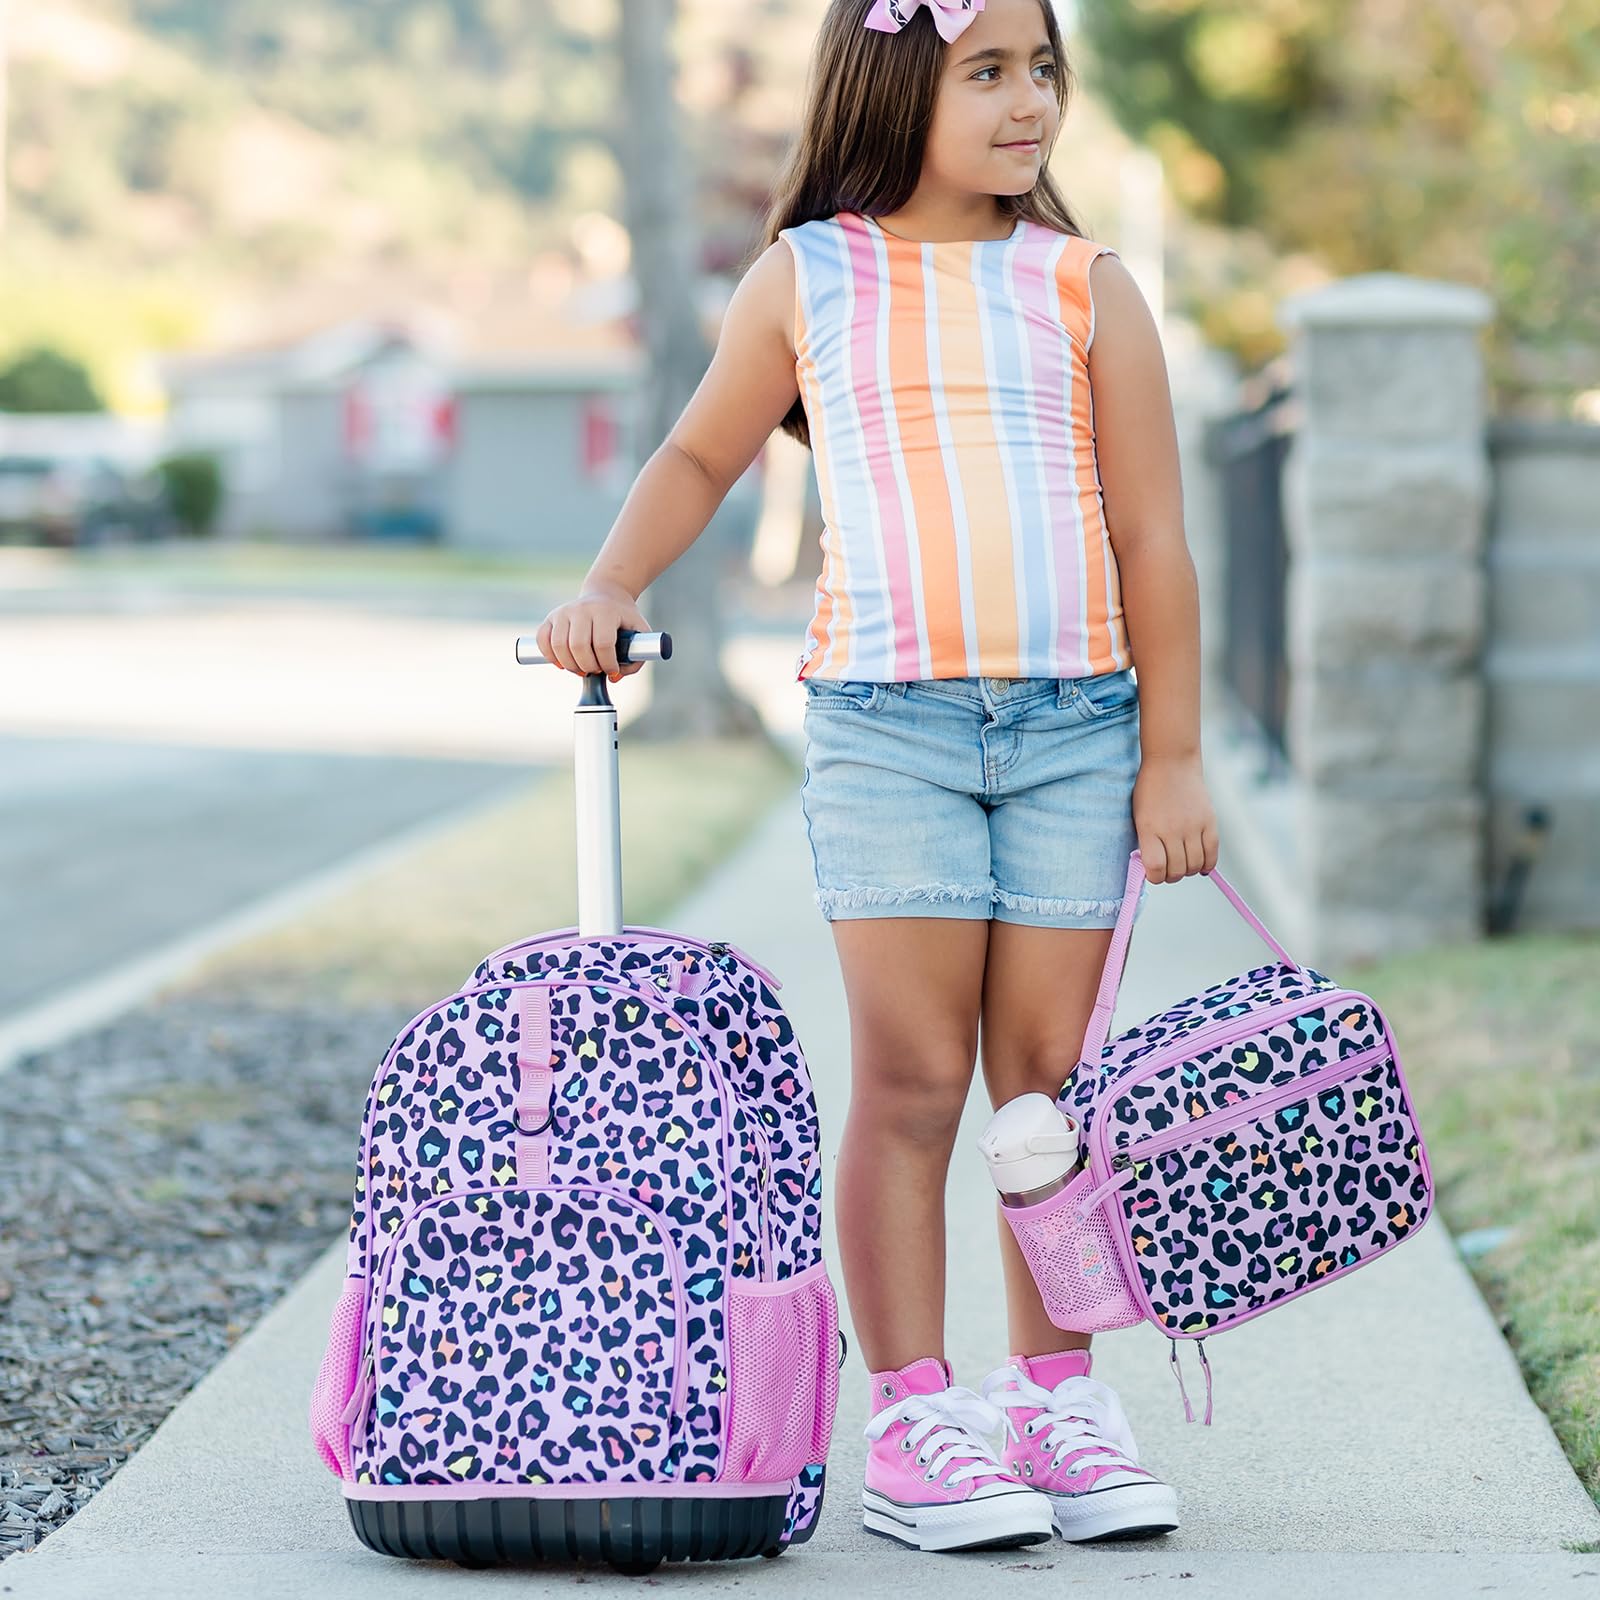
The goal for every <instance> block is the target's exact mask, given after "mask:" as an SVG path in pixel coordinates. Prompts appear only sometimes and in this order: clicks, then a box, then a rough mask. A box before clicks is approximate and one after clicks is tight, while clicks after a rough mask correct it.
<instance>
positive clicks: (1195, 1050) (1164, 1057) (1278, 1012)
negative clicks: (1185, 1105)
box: [1107, 989, 1372, 1088]
mask: <svg viewBox="0 0 1600 1600" xmlns="http://www.w3.org/2000/svg"><path fill="white" fill-rule="evenodd" d="M1344 1000H1359V1001H1361V1002H1362V1003H1363V1004H1366V1005H1371V1003H1372V1002H1371V1000H1370V999H1369V998H1368V997H1367V996H1366V995H1364V994H1358V993H1357V992H1356V991H1355V990H1353V989H1323V990H1318V991H1317V992H1316V993H1315V994H1314V995H1312V994H1302V995H1296V996H1295V997H1294V998H1293V999H1291V1000H1279V1001H1277V1002H1276V1003H1274V1004H1273V1005H1270V1006H1262V1007H1257V1008H1251V1007H1249V1006H1248V1005H1247V1006H1245V1008H1244V1009H1243V1010H1240V1011H1238V1012H1236V1013H1235V1014H1234V1015H1233V1016H1231V1017H1224V1018H1223V1019H1222V1021H1220V1022H1218V1023H1216V1024H1215V1025H1214V1026H1211V1027H1206V1028H1197V1029H1196V1030H1195V1031H1194V1032H1193V1033H1178V1034H1174V1035H1173V1037H1172V1038H1170V1039H1163V1040H1162V1041H1161V1043H1160V1044H1159V1045H1158V1046H1157V1047H1156V1049H1155V1051H1154V1052H1153V1053H1152V1054H1150V1055H1148V1056H1141V1057H1140V1058H1139V1060H1138V1062H1137V1064H1136V1065H1135V1067H1134V1068H1133V1069H1132V1070H1133V1071H1135V1072H1137V1073H1138V1074H1139V1076H1138V1078H1133V1077H1132V1076H1131V1074H1130V1075H1128V1076H1125V1077H1120V1078H1114V1079H1110V1080H1109V1081H1108V1084H1107V1087H1108V1088H1121V1087H1123V1086H1124V1085H1126V1084H1131V1083H1134V1082H1141V1083H1142V1082H1143V1081H1144V1079H1145V1078H1146V1077H1148V1076H1150V1075H1151V1074H1152V1073H1153V1072H1154V1071H1156V1070H1157V1069H1159V1068H1161V1067H1167V1066H1171V1065H1172V1063H1173V1062H1174V1061H1187V1060H1189V1059H1190V1058H1191V1057H1193V1056H1195V1055H1198V1054H1199V1053H1200V1051H1202V1050H1209V1049H1211V1048H1213V1047H1214V1046H1215V1045H1221V1044H1227V1043H1228V1042H1229V1041H1230V1039H1234V1038H1241V1037H1243V1036H1244V1035H1245V1034H1252V1033H1256V1032H1259V1031H1260V1030H1261V1029H1262V1028H1263V1027H1265V1026H1267V1025H1268V1024H1270V1023H1273V1022H1277V1021H1280V1020H1281V1019H1282V1018H1283V1017H1286V1016H1298V1015H1299V1014H1301V1013H1302V1012H1306V1011H1316V1010H1320V1009H1321V1008H1322V1007H1323V1006H1326V1005H1331V1004H1333V1003H1334V1002H1335V1001H1344Z"/></svg>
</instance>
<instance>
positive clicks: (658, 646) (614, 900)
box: [517, 628, 672, 939]
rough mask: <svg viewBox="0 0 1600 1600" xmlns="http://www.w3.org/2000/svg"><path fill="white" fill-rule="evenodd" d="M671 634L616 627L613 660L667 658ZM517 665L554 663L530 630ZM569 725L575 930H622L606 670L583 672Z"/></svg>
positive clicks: (613, 726) (617, 801) (612, 710)
mask: <svg viewBox="0 0 1600 1600" xmlns="http://www.w3.org/2000/svg"><path fill="white" fill-rule="evenodd" d="M671 657H672V635H671V634H668V633H642V632H637V631H635V630H634V629H632V628H618V629H617V660H618V662H619V663H620V662H625V661H668V660H670V659H671ZM517 664H518V666H524V667H531V666H540V665H545V666H555V665H558V663H556V662H553V661H552V660H551V659H550V657H549V656H547V655H545V654H544V652H543V651H541V650H540V648H539V641H538V638H537V636H536V635H534V634H522V635H520V636H519V637H518V639H517ZM576 714H577V722H576V723H575V724H574V726H573V737H572V746H573V767H572V777H573V793H574V796H575V798H576V800H577V811H578V934H579V937H580V938H584V939H590V938H594V937H595V936H596V935H604V934H609V933H621V932H622V807H621V798H620V796H619V794H618V785H617V708H616V707H615V706H614V705H612V703H611V697H610V695H608V694H607V693H606V675H605V673H603V672H586V673H584V675H583V688H582V690H581V691H580V693H579V695H578V704H577V707H576Z"/></svg>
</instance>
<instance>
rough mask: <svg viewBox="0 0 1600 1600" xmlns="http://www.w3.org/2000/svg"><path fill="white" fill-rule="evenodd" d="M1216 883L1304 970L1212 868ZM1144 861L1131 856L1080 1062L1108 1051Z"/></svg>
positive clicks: (1252, 923) (1281, 953)
mask: <svg viewBox="0 0 1600 1600" xmlns="http://www.w3.org/2000/svg"><path fill="white" fill-rule="evenodd" d="M1201 876H1202V877H1204V878H1208V879H1209V880H1210V881H1211V882H1212V883H1214V884H1215V885H1216V886H1217V887H1218V888H1219V889H1220V890H1221V891H1222V892H1223V893H1224V894H1225V895H1226V896H1227V897H1228V899H1229V900H1230V901H1231V902H1232V903H1233V907H1234V909H1235V910H1236V911H1237V912H1238V913H1239V915H1240V916H1241V917H1243V918H1244V920H1245V921H1246V922H1248V923H1249V924H1250V926H1251V927H1252V928H1254V929H1255V930H1256V932H1257V933H1259V934H1260V935H1261V937H1262V938H1263V939H1265V940H1266V941H1267V943H1268V944H1269V945H1270V946H1271V947H1272V948H1273V949H1274V950H1275V951H1276V952H1277V953H1278V955H1279V956H1281V957H1282V958H1283V961H1284V964H1285V965H1286V966H1290V967H1293V968H1295V969H1296V970H1297V971H1301V970H1304V969H1303V968H1301V965H1300V963H1299V962H1298V961H1296V960H1295V959H1294V957H1293V956H1291V955H1290V954H1289V952H1288V951H1287V950H1285V949H1284V948H1283V946H1282V945H1281V944H1279V943H1278V941H1277V940H1276V939H1274V938H1273V936H1272V935H1271V933H1269V932H1268V931H1267V925H1266V924H1265V923H1264V922H1263V921H1262V920H1261V918H1260V917H1258V916H1257V915H1256V914H1255V912H1253V911H1252V910H1251V909H1250V907H1249V906H1247V905H1246V904H1245V903H1244V897H1243V896H1242V895H1241V894H1240V893H1239V891H1238V890H1237V889H1235V888H1234V886H1233V885H1232V884H1231V883H1229V882H1228V880H1227V879H1226V878H1224V877H1223V875H1222V874H1221V873H1220V872H1219V871H1218V870H1217V869H1216V868H1215V867H1213V868H1212V869H1211V871H1210V872H1206V873H1202V874H1201ZM1144 884H1145V876H1144V858H1143V857H1142V856H1141V855H1140V854H1139V852H1138V851H1137V850H1133V851H1130V852H1129V855H1128V879H1127V882H1126V883H1125V884H1124V886H1123V891H1122V908H1121V910H1120V911H1118V913H1117V926H1116V931H1115V932H1114V933H1113V934H1112V935H1111V947H1110V949H1108V950H1107V951H1106V962H1105V966H1104V967H1103V968H1102V969H1101V972H1100V988H1099V990H1098V991H1097V992H1096V994H1095V997H1094V1010H1093V1011H1092V1012H1090V1014H1089V1025H1088V1026H1087V1027H1086V1028H1085V1029H1084V1030H1083V1049H1082V1050H1081V1051H1080V1052H1079V1055H1078V1059H1079V1060H1080V1061H1094V1060H1096V1059H1097V1058H1098V1057H1099V1055H1100V1053H1101V1051H1103V1050H1104V1049H1105V1043H1106V1037H1107V1035H1108V1034H1109V1033H1110V1031H1111V1014H1112V1012H1113V1011H1114V1010H1115V1009H1116V1004H1117V991H1118V990H1119V989H1120V988H1121V987H1122V971H1123V968H1124V966H1126V964H1127V960H1128V942H1129V940H1131V939H1132V938H1133V919H1134V917H1135V915H1136V914H1137V913H1138V909H1139V896H1140V894H1141V893H1142V892H1143V890H1144Z"/></svg>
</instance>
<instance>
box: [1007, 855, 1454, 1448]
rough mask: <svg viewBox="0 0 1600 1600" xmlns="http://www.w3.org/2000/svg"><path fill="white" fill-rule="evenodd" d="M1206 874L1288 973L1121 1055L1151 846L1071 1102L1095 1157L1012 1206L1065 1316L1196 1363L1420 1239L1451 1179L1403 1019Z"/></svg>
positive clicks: (1147, 1036) (1149, 1025)
mask: <svg viewBox="0 0 1600 1600" xmlns="http://www.w3.org/2000/svg"><path fill="white" fill-rule="evenodd" d="M1206 876H1207V877H1208V878H1209V879H1210V880H1211V881H1212V882H1213V883H1215V884H1216V886H1217V887H1218V888H1219V889H1220V890H1221V891H1222V892H1223V894H1225V895H1226V896H1227V897H1228V899H1229V901H1230V902H1231V903H1232V904H1233V906H1234V907H1235V908H1236V909H1237V910H1238V912H1239V913H1240V915H1241V916H1243V917H1244V919H1245V920H1246V921H1247V922H1248V923H1249V924H1250V926H1251V927H1253V928H1254V929H1255V930H1256V932H1257V933H1259V934H1260V935H1261V937H1262V938H1263V939H1265V940H1266V942H1267V943H1268V944H1269V945H1270V946H1271V947H1272V949H1273V951H1274V952H1275V953H1276V954H1277V956H1278V957H1279V960H1278V961H1276V962H1274V963H1270V964H1268V965H1265V966H1259V967H1252V968H1251V969H1250V970H1249V971H1247V972H1242V973H1239V974H1238V975H1237V976H1235V977H1232V978H1229V979H1227V980H1226V981H1225V982H1222V983H1217V984H1213V985H1212V986H1211V987H1210V988H1209V989H1206V990H1203V991H1202V992H1201V993H1199V994H1197V995H1191V996H1189V997H1188V998H1187V999H1185V1000H1181V1001H1179V1002H1178V1004H1177V1005H1175V1006H1173V1007H1171V1008H1170V1009H1169V1010H1166V1011H1163V1012H1161V1013H1159V1014H1158V1015H1156V1016H1153V1017H1151V1018H1149V1019H1148V1020H1147V1021H1145V1022H1142V1023H1140V1024H1139V1025H1138V1026H1137V1027H1133V1028H1129V1029H1127V1030H1126V1031H1125V1032H1123V1033H1120V1034H1118V1035H1117V1036H1116V1037H1115V1038H1114V1039H1111V1040H1110V1041H1109V1042H1108V1041H1107V1039H1106V1034H1107V1031H1108V1029H1109V1027H1110V1023H1111V1014H1112V1009H1113V1007H1114V1005H1115V1003H1116V997H1117V989H1118V986H1119V985H1120V984H1121V982H1122V972H1123V966H1124V963H1125V962H1126V959H1127V951H1128V940H1129V937H1130V934H1131V932H1132V927H1133V920H1134V916H1135V913H1136V911H1137V909H1138V900H1139V896H1140V893H1141V891H1142V889H1143V886H1144V863H1143V861H1142V859H1141V858H1140V855H1139V852H1138V851H1137V850H1135V851H1133V852H1132V854H1131V855H1130V857H1129V860H1128V876H1127V884H1126V888H1125V892H1124V898H1123V901H1122V909H1121V912H1120V914H1119V916H1118V919H1117V926H1116V931H1115V932H1114V933H1113V935H1112V939H1111V944H1110V947H1109V949H1108V950H1107V953H1106V960H1105V965H1104V968H1103V970H1102V972H1101V975H1100V987H1099V990H1098V992H1097V994H1096V996H1095V1003H1094V1009H1093V1011H1092V1013H1091V1014H1090V1019H1089V1023H1088V1026H1087V1028H1086V1029H1085V1032H1084V1041H1083V1049H1082V1051H1081V1053H1080V1055H1079V1059H1078V1062H1077V1064H1076V1066H1074V1068H1073V1070H1072V1073H1071V1075H1070V1076H1069V1077H1068V1079H1067V1081H1066V1083H1065V1084H1064V1085H1063V1086H1062V1088H1061V1091H1060V1093H1059V1094H1058V1095H1057V1096H1056V1103H1057V1105H1058V1106H1059V1107H1060V1108H1061V1110H1062V1111H1063V1112H1065V1113H1066V1114H1067V1115H1069V1116H1071V1117H1072V1118H1074V1119H1075V1120H1076V1121H1077V1123H1078V1125H1079V1128H1080V1136H1081V1137H1082V1138H1083V1140H1084V1141H1085V1144H1086V1150H1087V1161H1086V1163H1085V1165H1084V1168H1083V1170H1082V1171H1080V1172H1078V1173H1077V1175H1076V1176H1074V1177H1073V1178H1072V1179H1071V1180H1070V1181H1069V1182H1068V1183H1067V1184H1066V1186H1065V1187H1064V1188H1062V1189H1060V1190H1058V1191H1057V1192H1056V1193H1055V1194H1053V1195H1050V1196H1049V1197H1048V1198H1047V1199H1044V1200H1042V1201H1040V1202H1038V1203H1037V1204H1035V1205H1031V1206H1023V1207H1017V1208H1009V1207H1007V1208H1003V1209H1004V1214H1005V1217H1006V1220H1007V1222H1009V1223H1010V1225H1011V1228H1012V1231H1013V1232H1014V1234H1015V1235H1016V1238H1017V1243H1018V1245H1019V1246H1020V1247H1021V1250H1022V1253H1023V1256H1024V1258H1025V1259H1026V1261H1027V1263H1028V1267H1029V1270H1030V1272H1031V1273H1032V1275H1033V1277H1034V1280H1035V1282H1036V1283H1037V1284H1038V1286H1039V1292H1040V1296H1041V1298H1042V1300H1043V1301H1044V1305H1045V1310H1046V1312H1047V1314H1048V1315H1049V1317H1050V1320H1051V1321H1052V1322H1053V1323H1055V1324H1056V1325H1057V1326H1058V1327H1061V1328H1067V1329H1073V1330H1076V1331H1079V1332H1084V1333H1092V1332H1098V1331H1101V1330H1105V1329H1110V1328H1124V1327H1129V1326H1131V1325H1132V1324H1134V1323H1137V1322H1151V1323H1153V1324H1154V1325H1155V1326H1156V1327H1157V1328H1159V1329H1160V1330H1161V1331H1162V1332H1163V1333H1164V1334H1165V1335H1166V1336H1167V1338H1168V1340H1169V1341H1170V1343H1169V1360H1170V1362H1171V1366H1172V1371H1173V1375H1174V1377H1175V1378H1176V1379H1177V1381H1178V1389H1179V1393H1180V1394H1181V1395H1182V1396H1183V1406H1184V1415H1185V1417H1186V1418H1187V1419H1188V1420H1189V1421H1191V1422H1192V1421H1193V1420H1194V1414H1193V1411H1192V1409H1191V1408H1190V1405H1189V1397H1188V1394H1187V1392H1186V1391H1185V1390H1184V1386H1183V1375H1182V1372H1181V1371H1180V1369H1179V1366H1178V1345H1177V1341H1178V1340H1179V1339H1192V1340H1194V1341H1195V1344H1196V1349H1197V1353H1198V1354H1199V1357H1200V1362H1201V1365H1202V1367H1203V1368H1204V1371H1205V1383H1206V1410H1205V1417H1204V1421H1205V1422H1206V1423H1208V1424H1209V1423H1210V1421H1211V1366H1210V1362H1209V1361H1208V1360H1207V1358H1206V1353H1205V1339H1206V1336H1207V1335H1208V1334H1212V1333H1220V1332H1222V1331H1224V1330H1225V1329H1228V1328H1234V1327H1237V1326H1238V1325H1239V1324H1240V1323H1241V1322H1246V1321H1248V1320H1249V1319H1250V1318H1251V1317H1258V1316H1260V1315H1261V1314H1262V1313H1263V1312H1264V1311H1270V1310H1272V1309H1273V1308H1274V1307H1275V1306H1280V1305H1283V1304H1284V1303H1285V1302H1287V1301H1289V1300H1292V1299H1294V1298H1295V1297H1296V1296H1297V1295H1302V1294H1305V1293H1307V1292H1308V1291H1310V1290H1312V1289H1316V1288H1319V1287H1321V1286H1322V1285H1323V1284H1327V1283H1332V1282H1333V1281H1334V1280H1335V1279H1336V1278H1339V1277H1342V1276H1343V1275H1344V1274H1345V1273H1347V1272H1353V1271H1354V1270H1355V1269H1356V1268H1357V1267H1359V1266H1362V1265H1363V1264H1364V1263H1366V1262H1368V1261H1372V1260H1375V1259H1376V1258H1377V1257H1378V1256H1380V1255H1382V1254H1383V1253H1384V1252H1385V1251H1387V1250H1392V1249H1393V1248H1394V1247H1395V1246H1396V1245H1397V1244H1400V1243H1402V1242H1403V1241H1404V1240H1406V1239H1409V1238H1411V1237H1412V1236H1413V1235H1414V1234H1415V1233H1416V1232H1417V1230H1418V1229H1419V1228H1420V1227H1421V1226H1422V1225H1423V1223H1425V1222H1426V1221H1427V1219H1428V1217H1429V1216H1430V1215H1431V1214H1432V1211H1433V1177H1432V1173H1431V1170H1430V1168H1429V1165H1428V1156H1427V1152H1426V1150H1425V1149H1424V1148H1423V1143H1422V1134H1421V1132H1420V1130H1419V1129H1418V1126H1417V1116H1416V1111H1415V1109H1414V1107H1413V1105H1412V1102H1411V1096H1410V1092H1409V1090H1408V1089H1407V1087H1406V1080H1405V1074H1404V1072H1403V1071H1402V1070H1401V1066H1400V1053H1399V1049H1398V1047H1397V1046H1396V1044H1395V1040H1394V1035H1393V1033H1392V1031H1391V1030H1390V1027H1389V1023H1388V1021H1387V1019H1386V1018H1385V1017H1384V1016H1383V1014H1382V1012H1381V1011H1380V1010H1379V1008H1378V1006H1377V1005H1376V1003H1375V1002H1374V1001H1373V1000H1372V998H1371V997H1370V996H1369V995H1366V994H1363V993H1361V992H1360V990H1357V989H1348V988H1345V987H1344V986H1342V985H1341V984H1338V983H1335V982H1334V981H1333V980H1332V979H1331V978H1328V977H1325V976H1324V975H1323V974H1322V973H1320V972H1318V971H1317V970H1316V969H1315V968H1314V967H1307V966H1302V965H1301V964H1300V963H1299V962H1297V961H1295V960H1294V959H1293V958H1292V957H1291V956H1290V955H1289V954H1288V952H1287V951H1285V950H1284V948H1283V947H1282V946H1281V945H1280V944H1279V943H1278V942H1277V940H1276V939H1274V938H1273V937H1272V935H1271V934H1270V933H1268V931H1267V929H1266V928H1265V926H1264V925H1263V924H1262V922H1261V920H1260V918H1258V917H1257V916H1256V915H1255V913H1254V912H1252V911H1251V910H1250V908H1249V907H1248V906H1247V905H1246V904H1245V903H1244V901H1243V900H1242V899H1241V898H1240V896H1239V895H1238V893H1237V892H1236V891H1235V890H1234V888H1233V886H1232V885H1231V884H1229V883H1228V882H1227V880H1226V879H1225V878H1224V877H1223V876H1222V874H1221V873H1220V872H1217V871H1212V872H1210V873H1207V874H1206Z"/></svg>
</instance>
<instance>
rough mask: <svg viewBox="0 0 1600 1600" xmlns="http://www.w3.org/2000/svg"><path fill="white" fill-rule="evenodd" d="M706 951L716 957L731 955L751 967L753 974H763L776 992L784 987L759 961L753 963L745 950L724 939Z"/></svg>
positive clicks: (714, 941) (715, 941) (715, 940)
mask: <svg viewBox="0 0 1600 1600" xmlns="http://www.w3.org/2000/svg"><path fill="white" fill-rule="evenodd" d="M706 949H708V950H710V951H711V952H712V953H713V954H715V955H719V956H728V955H731V956H732V957H733V958H734V959H735V960H736V961H742V962H743V963H744V964H745V966H747V967H749V969H750V970H751V971H752V972H759V973H760V974H761V976H762V977H763V978H765V979H766V980H767V982H768V983H769V984H770V985H771V986H772V988H773V989H774V990H777V989H781V988H782V987H783V985H782V984H781V983H779V982H778V980H777V979H776V978H775V977H773V975H772V974H771V973H770V972H768V971H767V969H766V968H765V967H764V966H762V965H761V963H760V962H759V961H752V960H751V958H750V957H749V956H748V955H746V954H745V952H744V951H743V950H741V949H740V948H739V947H738V945H736V944H729V943H727V941H726V940H723V939H713V940H712V941H711V942H710V943H709V944H708V945H707V946H706Z"/></svg>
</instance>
